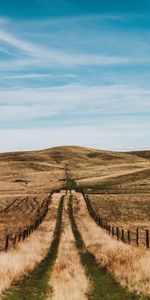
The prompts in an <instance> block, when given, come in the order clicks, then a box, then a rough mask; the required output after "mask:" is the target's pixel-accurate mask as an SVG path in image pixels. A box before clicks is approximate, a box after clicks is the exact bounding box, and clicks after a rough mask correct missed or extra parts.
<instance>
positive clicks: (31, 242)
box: [0, 194, 61, 295]
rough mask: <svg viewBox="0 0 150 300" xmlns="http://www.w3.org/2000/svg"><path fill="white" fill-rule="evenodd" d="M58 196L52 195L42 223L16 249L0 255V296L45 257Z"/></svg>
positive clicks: (54, 219) (51, 236)
mask: <svg viewBox="0 0 150 300" xmlns="http://www.w3.org/2000/svg"><path fill="white" fill-rule="evenodd" d="M60 197H61V194H60V195H57V194H54V195H53V197H52V204H51V206H50V209H49V212H48V214H47V216H46V218H45V220H44V221H43V223H42V224H41V225H40V226H39V227H38V229H37V230H36V231H34V233H33V234H31V236H30V237H29V238H28V239H26V240H25V241H24V242H21V243H19V244H18V245H17V247H16V249H14V250H12V249H11V250H10V251H8V252H7V253H5V252H1V253H0V295H1V294H2V292H3V291H4V290H6V289H7V288H9V287H10V286H11V285H12V284H14V283H16V282H17V281H20V280H21V279H22V278H23V277H24V276H26V275H28V273H29V272H31V271H32V270H33V269H34V268H35V267H36V266H37V265H38V264H39V263H40V262H41V261H42V259H43V258H44V257H45V256H46V254H47V252H48V250H49V247H50V244H51V242H52V239H53V232H54V227H55V223H56V216H57V207H58V203H59V202H58V201H59V199H60Z"/></svg>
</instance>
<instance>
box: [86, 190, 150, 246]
mask: <svg viewBox="0 0 150 300" xmlns="http://www.w3.org/2000/svg"><path fill="white" fill-rule="evenodd" d="M82 194H83V197H84V200H85V203H86V205H87V209H88V211H89V214H90V216H91V217H92V218H93V219H94V220H95V222H96V223H97V224H98V225H99V226H100V227H101V228H103V229H104V230H106V232H108V234H109V235H111V236H113V237H116V239H117V240H118V241H119V240H121V241H122V242H124V243H128V244H131V243H132V241H133V240H132V239H131V230H130V229H127V230H125V229H124V228H122V227H121V228H120V227H118V226H113V225H110V224H109V223H108V222H107V221H106V220H105V219H104V218H102V217H100V216H98V215H97V214H96V212H95V211H94V209H93V207H92V205H91V203H90V200H89V197H88V195H85V194H84V193H82ZM134 235H135V242H136V246H139V243H140V239H139V228H138V227H137V228H136V230H135V233H134ZM145 246H146V247H147V248H150V234H149V230H148V229H146V230H145Z"/></svg>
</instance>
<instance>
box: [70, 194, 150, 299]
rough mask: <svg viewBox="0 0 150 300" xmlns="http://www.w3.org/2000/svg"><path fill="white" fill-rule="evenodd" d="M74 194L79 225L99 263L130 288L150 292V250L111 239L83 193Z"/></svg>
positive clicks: (140, 292)
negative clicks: (92, 214)
mask: <svg viewBox="0 0 150 300" xmlns="http://www.w3.org/2000/svg"><path fill="white" fill-rule="evenodd" d="M73 195H74V214H75V217H76V222H77V226H78V228H79V230H80V232H81V235H82V237H83V240H84V242H85V245H86V247H87V248H88V250H89V251H90V252H91V253H93V254H94V256H95V258H96V260H97V262H99V263H100V264H101V265H102V266H103V267H105V268H107V270H108V271H110V272H111V273H113V274H114V276H115V278H116V279H117V281H118V282H120V284H121V285H122V286H124V287H128V289H129V290H130V291H136V292H137V293H139V294H145V295H150V252H149V251H146V250H145V249H138V248H136V247H132V246H129V245H127V244H124V243H122V242H118V241H116V240H114V239H113V238H111V237H110V236H109V235H108V234H106V233H105V231H104V230H102V229H101V228H100V227H99V226H98V225H97V224H96V223H95V222H94V221H93V220H92V218H91V217H90V216H89V213H88V210H87V208H86V204H85V202H84V199H83V196H82V195H81V194H79V193H75V192H74V193H73Z"/></svg>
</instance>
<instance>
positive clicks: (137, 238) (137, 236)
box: [136, 227, 139, 246]
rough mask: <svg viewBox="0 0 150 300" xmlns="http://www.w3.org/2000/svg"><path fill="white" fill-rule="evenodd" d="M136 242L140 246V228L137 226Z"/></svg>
mask: <svg viewBox="0 0 150 300" xmlns="http://www.w3.org/2000/svg"><path fill="white" fill-rule="evenodd" d="M136 244H137V246H139V228H138V227H137V228H136Z"/></svg>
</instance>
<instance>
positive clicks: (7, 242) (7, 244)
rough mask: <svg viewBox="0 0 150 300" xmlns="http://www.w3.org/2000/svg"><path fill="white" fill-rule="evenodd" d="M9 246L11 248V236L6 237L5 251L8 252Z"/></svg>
mask: <svg viewBox="0 0 150 300" xmlns="http://www.w3.org/2000/svg"><path fill="white" fill-rule="evenodd" d="M8 246H9V235H8V234H7V235H6V243H5V251H7V250H8Z"/></svg>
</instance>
